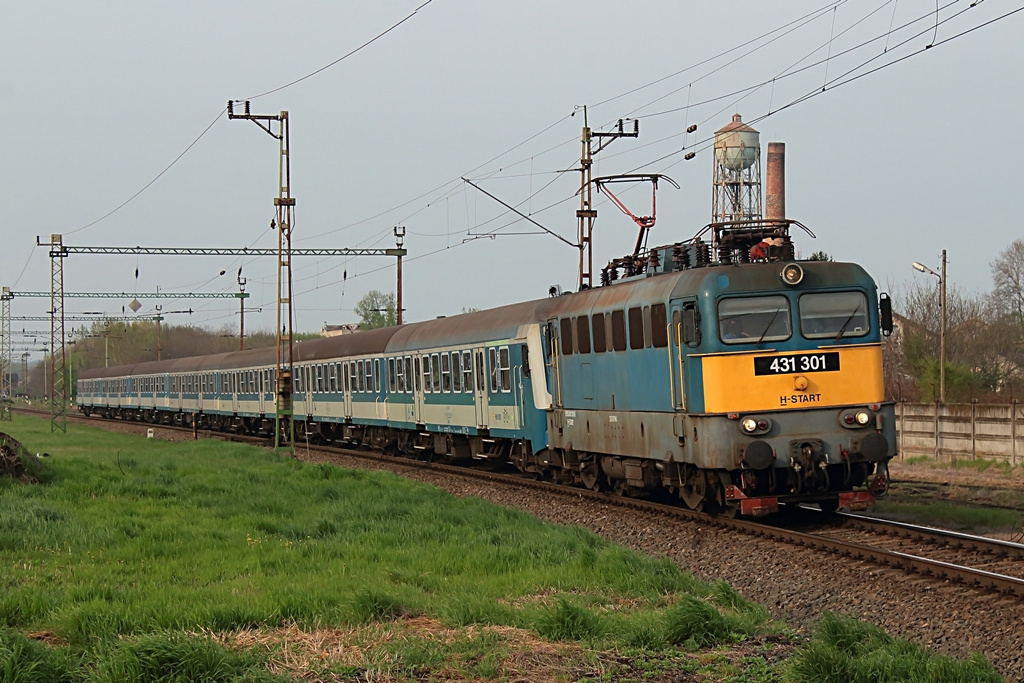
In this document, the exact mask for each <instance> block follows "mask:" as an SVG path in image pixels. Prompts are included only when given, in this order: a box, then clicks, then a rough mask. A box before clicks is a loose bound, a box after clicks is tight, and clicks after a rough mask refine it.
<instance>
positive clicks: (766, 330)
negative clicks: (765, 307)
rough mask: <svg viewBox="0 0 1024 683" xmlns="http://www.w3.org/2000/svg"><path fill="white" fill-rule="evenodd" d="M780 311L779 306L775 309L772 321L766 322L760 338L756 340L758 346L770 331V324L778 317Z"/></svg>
mask: <svg viewBox="0 0 1024 683" xmlns="http://www.w3.org/2000/svg"><path fill="white" fill-rule="evenodd" d="M781 310H782V307H781V306H779V307H778V308H776V309H775V313H774V314H773V315H772V319H771V320H769V321H768V327H766V328H764V332H762V333H761V338H760V339H758V340H757V343H758V344H760V343H761V342H763V341H764V337H765V335H766V334H768V330H770V329H772V323H774V322H775V319H776V318H777V317H779V311H781Z"/></svg>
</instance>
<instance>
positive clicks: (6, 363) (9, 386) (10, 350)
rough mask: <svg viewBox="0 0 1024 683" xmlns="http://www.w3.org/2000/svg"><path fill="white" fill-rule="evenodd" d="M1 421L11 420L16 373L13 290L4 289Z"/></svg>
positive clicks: (0, 295)
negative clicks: (12, 311)
mask: <svg viewBox="0 0 1024 683" xmlns="http://www.w3.org/2000/svg"><path fill="white" fill-rule="evenodd" d="M0 309H2V310H0V318H2V320H0V420H11V419H13V418H12V415H11V403H10V401H11V400H12V399H13V398H14V387H13V384H14V383H13V381H12V378H11V375H12V374H13V372H14V341H13V339H12V337H11V289H10V287H4V288H3V290H2V292H0Z"/></svg>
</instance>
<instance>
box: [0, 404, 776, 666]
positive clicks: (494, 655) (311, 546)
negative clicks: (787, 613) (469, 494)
mask: <svg viewBox="0 0 1024 683" xmlns="http://www.w3.org/2000/svg"><path fill="white" fill-rule="evenodd" d="M0 429H5V430H7V431H8V432H9V433H10V434H11V435H12V436H15V437H16V438H18V439H19V440H20V441H22V443H23V444H25V446H26V447H27V448H28V449H29V450H31V451H47V452H49V453H51V454H53V455H52V457H50V458H49V459H47V460H46V465H47V470H46V471H45V472H43V473H42V474H41V475H40V477H39V478H40V483H39V484H33V485H25V484H21V483H18V482H14V481H11V480H9V479H0V629H4V630H2V631H0V672H2V678H3V680H5V681H35V680H40V681H42V680H46V681H49V680H67V681H114V680H138V681H179V680H180V681H186V680H189V681H191V680H207V681H220V680H252V681H262V680H277V679H276V678H275V674H274V673H271V672H276V673H277V674H281V673H296V672H294V671H290V670H288V669H287V667H285V664H284V662H285V660H288V659H289V658H288V657H284V656H282V654H281V653H282V652H283V651H284V650H285V648H287V647H288V645H287V643H286V642H277V641H275V642H277V644H275V645H274V646H273V647H261V648H253V647H250V646H242V645H237V644H231V643H230V642H228V640H225V637H223V634H225V633H227V634H231V633H235V634H241V633H249V632H260V633H268V632H270V633H272V632H274V631H275V629H277V630H280V629H282V628H285V627H287V628H297V629H298V630H299V631H301V632H302V633H313V632H324V633H335V632H339V630H340V631H341V632H343V633H344V634H345V635H344V636H343V639H348V640H346V641H345V642H346V643H347V644H346V647H347V648H349V649H352V648H355V650H356V651H357V652H358V653H359V656H354V655H353V656H352V657H349V658H348V659H345V660H344V661H341V660H331V661H321V660H319V659H315V660H311V661H310V663H309V665H308V666H309V667H310V670H314V671H318V672H320V673H322V674H326V673H331V674H334V675H338V676H350V677H352V678H357V677H371V678H372V677H373V676H375V675H384V674H387V675H391V676H394V677H396V678H398V679H400V680H405V679H409V680H412V679H421V678H430V677H431V676H437V675H439V674H438V672H449V673H450V672H455V673H457V674H458V675H460V676H462V677H464V678H477V679H502V678H507V677H509V669H508V667H509V666H513V664H510V662H511V661H513V660H516V657H520V660H521V659H522V657H521V653H522V652H524V651H526V652H533V650H534V649H535V648H533V647H532V646H524V645H523V644H522V643H521V642H520V641H521V640H522V636H521V635H515V634H523V633H528V634H532V635H531V636H529V637H530V638H534V639H537V641H538V642H539V641H545V642H548V643H551V644H552V645H551V646H550V647H551V648H554V650H553V652H554V651H557V653H558V654H557V656H555V655H551V656H552V657H553V659H552V663H551V666H554V667H556V668H557V667H560V666H567V667H568V668H567V669H566V671H565V674H564V676H563V678H564V680H576V679H577V678H581V677H590V678H595V677H596V678H601V677H603V676H605V675H611V676H612V678H605V680H641V679H643V678H646V677H650V676H654V675H657V674H658V672H664V671H668V670H671V671H680V670H683V669H686V670H691V669H692V670H694V671H697V670H700V671H703V672H704V675H706V676H711V678H709V680H734V681H737V682H738V681H760V680H764V681H769V680H776V679H775V678H773V676H774V675H775V674H774V673H773V668H772V667H768V666H767V665H766V664H764V662H763V661H761V660H760V659H759V658H757V657H753V658H750V657H747V658H734V657H730V656H728V653H729V652H730V648H732V647H733V646H735V645H736V644H738V643H745V642H752V641H754V640H756V639H758V638H763V637H766V636H774V635H778V634H781V633H783V632H784V630H783V627H782V626H781V625H779V624H777V623H774V622H772V621H770V620H769V619H768V616H767V612H766V610H765V609H764V608H763V607H761V606H759V605H757V604H754V603H751V602H749V601H747V600H745V599H744V598H743V597H742V596H740V595H739V594H737V593H736V592H735V590H734V589H732V588H731V587H730V586H728V585H727V584H725V583H716V584H706V583H702V582H700V581H697V580H696V579H694V578H693V577H692V576H690V575H688V574H685V573H683V572H681V571H680V570H679V569H678V568H677V567H675V566H674V565H673V564H672V563H671V562H669V561H668V560H666V559H655V558H650V557H645V556H642V555H639V554H637V553H635V552H632V551H630V550H627V549H625V548H623V547H621V546H616V545H613V544H611V543H609V542H607V541H605V540H603V539H601V538H600V537H598V536H597V535H595V534H593V533H592V532H590V531H588V530H586V529H584V528H582V527H565V526H553V525H549V524H545V523H542V522H540V521H539V520H537V519H536V518H534V517H532V516H530V515H527V514H525V513H522V512H518V511H514V510H509V509H504V508H500V507H496V506H494V505H491V504H488V503H486V502H484V501H481V500H479V499H471V498H470V499H460V498H453V497H451V496H450V495H448V494H447V493H445V492H444V491H442V490H440V489H437V488H434V487H431V486H427V485H424V484H421V483H417V482H413V481H410V480H405V479H401V478H399V477H396V476H393V475H390V474H386V473H380V472H368V471H356V470H345V469H341V468H336V467H333V466H329V465H317V464H308V463H301V462H297V461H293V460H285V459H281V458H280V457H278V456H276V455H273V454H271V453H268V452H266V451H262V450H260V449H256V448H253V447H250V446H244V445H239V444H232V443H225V442H220V441H213V440H200V441H195V442H185V443H170V442H164V441H158V440H152V439H148V440H147V439H142V438H138V437H131V436H127V435H123V434H116V433H109V432H104V431H101V430H97V429H93V428H88V427H82V426H77V425H72V426H70V428H69V433H68V434H67V435H63V436H62V435H51V434H50V433H49V431H48V423H47V422H46V421H45V420H41V419H37V418H32V417H25V416H19V415H16V416H15V420H14V422H13V423H4V425H3V426H2V427H0ZM417 619H428V620H430V623H433V624H436V625H437V626H436V628H434V629H433V630H434V631H438V630H443V631H445V634H446V635H444V636H443V637H442V636H440V635H438V634H436V633H433V632H431V631H430V630H428V631H427V632H419V631H413V632H410V631H409V624H413V623H416V621H417ZM30 633H43V634H46V638H47V640H48V641H49V642H57V643H59V644H58V645H43V644H41V643H39V642H36V641H34V640H29V639H26V638H25V634H30ZM383 633H388V634H391V635H389V636H387V637H383V636H382V635H381V634H383ZM353 634H356V635H353ZM332 637H334V636H332ZM338 637H342V636H338ZM352 638H356V639H357V641H359V639H360V638H361V639H363V641H359V642H354V643H353V642H351V641H352ZM293 640H294V639H293ZM293 645H294V643H293ZM609 651H612V652H615V653H620V654H616V655H614V656H612V657H611V660H612V662H613V663H612V664H608V663H607V662H605V661H604V660H603V659H601V653H605V652H609ZM709 651H711V652H716V653H719V654H716V655H714V656H711V657H710V658H708V657H706V656H705V655H704V654H701V653H707V652H709ZM694 657H697V659H696V660H695V659H694ZM623 658H624V659H623ZM520 660H516V661H520ZM599 660H600V661H599ZM623 662H625V663H623ZM758 662H761V663H760V664H759V663H758ZM516 666H518V665H516ZM513 668H514V666H513ZM595 672H601V673H599V674H598V673H595ZM609 672H612V673H609ZM453 675H454V674H453Z"/></svg>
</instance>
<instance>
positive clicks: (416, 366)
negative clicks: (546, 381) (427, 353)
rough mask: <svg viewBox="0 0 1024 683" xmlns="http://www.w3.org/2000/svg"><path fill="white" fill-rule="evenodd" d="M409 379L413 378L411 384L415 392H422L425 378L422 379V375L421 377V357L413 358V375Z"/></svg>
mask: <svg viewBox="0 0 1024 683" xmlns="http://www.w3.org/2000/svg"><path fill="white" fill-rule="evenodd" d="M409 377H410V378H411V379H410V382H411V383H412V385H413V391H416V392H420V391H422V381H423V377H422V375H420V357H419V356H413V358H412V374H411V375H410V376H409Z"/></svg>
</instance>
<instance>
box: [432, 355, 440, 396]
mask: <svg viewBox="0 0 1024 683" xmlns="http://www.w3.org/2000/svg"><path fill="white" fill-rule="evenodd" d="M430 378H431V381H432V382H433V387H434V392H435V393H437V392H440V391H441V364H440V363H439V362H438V360H437V354H436V353H435V354H434V355H433V357H432V358H431V359H430Z"/></svg>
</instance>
